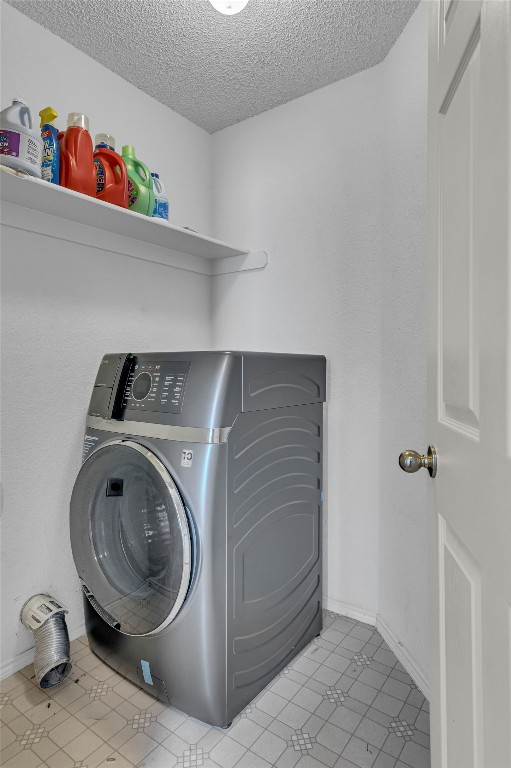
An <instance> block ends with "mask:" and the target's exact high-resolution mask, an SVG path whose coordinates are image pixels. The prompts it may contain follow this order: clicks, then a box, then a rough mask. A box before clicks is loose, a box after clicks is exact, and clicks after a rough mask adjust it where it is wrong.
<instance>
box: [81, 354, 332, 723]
mask: <svg viewBox="0 0 511 768" xmlns="http://www.w3.org/2000/svg"><path fill="white" fill-rule="evenodd" d="M324 399H325V359H324V358H323V357H321V356H312V355H310V356H309V355H276V354H263V353H251V352H180V353H144V354H139V353H137V354H130V355H125V354H114V355H106V356H105V358H104V359H103V361H102V363H101V365H100V369H99V373H98V376H97V379H96V383H95V386H94V390H93V394H92V397H91V403H90V406H89V413H88V417H87V429H86V435H85V440H84V461H83V464H82V468H81V470H80V473H79V475H78V477H77V480H76V483H75V487H74V490H73V495H72V500H71V543H72V549H73V556H74V559H75V564H76V568H77V571H78V575H79V577H80V580H81V584H82V588H83V591H84V603H85V610H86V626H87V634H88V636H89V641H90V643H91V647H92V649H93V651H94V652H95V653H96V654H97V655H98V656H99V657H100V658H102V659H103V660H104V661H105V662H106V663H107V664H109V665H110V666H111V667H113V668H114V669H116V670H117V671H118V672H119V673H120V674H122V675H124V676H125V677H126V678H128V679H130V680H132V681H133V682H135V683H136V684H137V685H139V686H140V687H141V688H143V689H144V690H146V691H148V692H149V693H152V694H153V695H155V696H157V697H158V698H160V699H162V700H163V701H165V702H167V703H171V704H172V705H173V706H175V707H177V708H178V709H181V710H182V711H184V712H186V713H188V714H190V715H192V716H193V717H196V718H198V719H200V720H203V721H205V722H207V723H210V724H212V725H221V726H225V725H227V724H228V723H230V722H231V721H232V719H233V718H234V716H235V715H236V714H238V713H239V712H240V711H241V710H242V709H243V708H244V707H245V706H246V704H247V703H248V702H250V701H251V700H252V699H253V698H254V696H255V695H256V694H257V693H258V692H259V691H260V690H262V688H264V687H265V686H266V685H267V684H268V683H269V682H270V680H271V679H272V678H273V677H275V676H276V675H277V674H278V673H279V671H280V670H281V669H282V668H283V667H284V666H285V665H286V664H288V663H289V661H290V660H291V659H292V658H293V656H295V655H296V654H297V653H298V652H299V651H300V650H301V649H302V648H303V647H304V646H305V645H306V644H307V643H308V642H310V641H311V640H312V638H313V637H315V636H316V635H317V634H318V633H319V632H320V630H321V586H322V584H321V581H322V577H321V499H322V455H323V450H322V436H323V416H322V409H323V405H322V404H323V402H324Z"/></svg>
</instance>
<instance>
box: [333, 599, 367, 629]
mask: <svg viewBox="0 0 511 768" xmlns="http://www.w3.org/2000/svg"><path fill="white" fill-rule="evenodd" d="M323 608H326V610H327V611H333V612H334V613H340V614H341V616H348V617H349V618H350V619H355V621H363V622H364V624H372V626H373V627H374V626H376V614H375V613H367V611H363V610H362V609H361V608H357V607H356V606H354V605H348V603H341V602H340V601H339V600H332V598H331V597H324V598H323Z"/></svg>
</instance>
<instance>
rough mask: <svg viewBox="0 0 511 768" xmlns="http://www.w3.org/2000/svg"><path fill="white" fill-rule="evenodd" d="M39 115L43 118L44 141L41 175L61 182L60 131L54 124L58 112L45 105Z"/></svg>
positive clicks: (52, 180) (56, 182)
mask: <svg viewBox="0 0 511 768" xmlns="http://www.w3.org/2000/svg"><path fill="white" fill-rule="evenodd" d="M39 117H40V118H41V139H42V142H43V158H42V160H41V177H42V178H43V179H44V180H45V181H49V182H50V183H51V184H60V147H59V132H58V131H57V129H56V128H55V126H54V125H53V121H54V120H55V118H56V117H58V114H57V112H55V110H54V109H53V107H45V108H44V109H41V111H40V112H39Z"/></svg>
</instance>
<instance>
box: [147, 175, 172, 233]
mask: <svg viewBox="0 0 511 768" xmlns="http://www.w3.org/2000/svg"><path fill="white" fill-rule="evenodd" d="M151 176H152V177H153V186H154V208H153V217H154V218H157V219H164V220H165V221H168V220H169V199H168V197H167V194H166V192H165V187H164V186H163V184H162V182H161V181H160V176H159V174H158V173H152V174H151Z"/></svg>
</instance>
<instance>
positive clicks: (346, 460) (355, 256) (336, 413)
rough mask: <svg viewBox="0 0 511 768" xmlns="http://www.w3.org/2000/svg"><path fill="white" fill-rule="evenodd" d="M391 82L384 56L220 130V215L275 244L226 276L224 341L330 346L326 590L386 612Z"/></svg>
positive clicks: (288, 347)
mask: <svg viewBox="0 0 511 768" xmlns="http://www.w3.org/2000/svg"><path fill="white" fill-rule="evenodd" d="M383 89H384V70H383V69H382V68H379V67H376V68H374V69H371V70H368V71H366V72H361V73H360V74H357V75H355V76H353V77H350V78H349V79H347V80H343V81H342V82H339V83H335V84H333V85H330V86H327V87H326V88H322V89H320V90H318V91H315V92H313V93H311V94H308V95H307V96H304V97H302V98H300V99H296V100H295V101H292V102H290V103H288V104H285V105H283V106H281V107H277V108H276V109H273V110H271V111H269V112H265V113H264V114H262V115H259V116H257V117H254V118H252V119H250V120H247V121H245V122H243V123H240V124H238V125H236V126H233V127H231V128H227V129H225V130H223V131H221V132H219V133H217V134H214V136H213V147H214V180H215V192H214V209H213V210H214V217H215V219H214V220H215V223H216V226H217V227H218V229H219V231H220V230H222V231H224V232H225V236H226V237H227V238H230V239H232V240H234V241H236V240H241V242H249V243H253V244H254V247H257V248H263V249H265V250H267V251H268V253H269V254H270V263H269V266H268V267H267V268H266V269H265V270H264V271H261V272H254V273H249V274H243V275H228V276H225V277H219V278H215V281H214V293H213V302H214V308H215V312H216V314H215V337H214V343H215V345H216V346H220V347H227V348H229V347H232V348H237V347H240V346H247V347H249V348H253V349H266V348H267V349H269V350H270V351H283V352H316V353H318V352H319V353H322V354H324V355H326V357H327V359H328V362H329V365H328V392H329V396H328V422H327V424H328V426H327V431H328V443H327V445H328V452H327V463H326V468H327V474H326V480H327V482H326V485H325V488H326V492H327V502H328V503H327V505H325V511H326V519H325V533H326V542H325V544H326V547H325V554H326V557H327V562H328V569H327V572H326V594H327V595H328V597H329V598H330V599H331V600H334V601H337V602H339V603H348V604H350V605H353V606H356V607H357V608H358V609H360V610H361V611H364V612H366V613H369V614H372V615H373V617H374V615H375V614H376V611H377V606H378V581H377V577H378V527H379V521H378V513H379V462H378V461H371V468H370V472H369V474H368V471H367V469H368V468H367V463H368V462H367V455H368V450H369V451H371V447H372V446H374V445H378V443H379V432H378V430H379V413H380V393H379V375H380V354H381V353H380V316H381V309H380V293H381V292H380V285H379V279H377V278H376V275H379V273H380V264H381V259H382V242H381V216H382V213H381V212H382V195H381V179H382V176H383V174H384V170H385V162H386V161H385V154H384V146H383V139H384V135H383V133H382V131H380V130H379V126H381V123H382V121H383V120H384V101H383Z"/></svg>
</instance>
